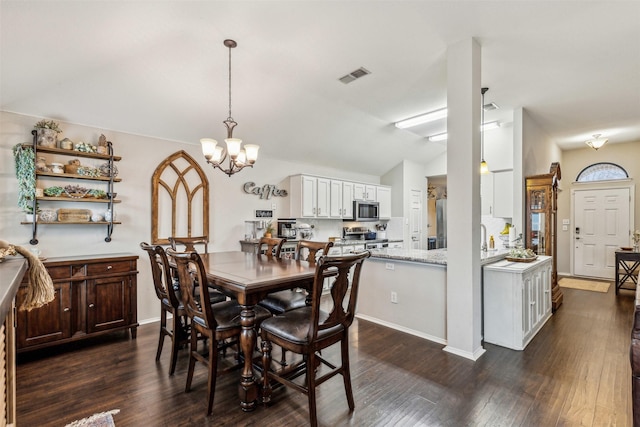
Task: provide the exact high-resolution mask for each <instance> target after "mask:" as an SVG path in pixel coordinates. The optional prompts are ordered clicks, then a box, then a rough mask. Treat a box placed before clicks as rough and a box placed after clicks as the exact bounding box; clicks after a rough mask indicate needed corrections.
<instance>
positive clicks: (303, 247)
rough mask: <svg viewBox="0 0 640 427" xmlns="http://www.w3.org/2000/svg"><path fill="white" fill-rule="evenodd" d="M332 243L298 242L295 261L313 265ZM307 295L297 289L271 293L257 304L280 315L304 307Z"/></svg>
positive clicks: (327, 250) (327, 251)
mask: <svg viewBox="0 0 640 427" xmlns="http://www.w3.org/2000/svg"><path fill="white" fill-rule="evenodd" d="M332 246H333V242H312V241H310V240H300V241H299V242H298V244H297V245H296V251H295V259H296V260H303V261H308V262H309V263H313V264H315V262H316V259H317V258H318V257H319V256H320V255H326V254H328V253H329V248H331V247H332ZM306 300H307V293H306V292H304V291H302V290H298V289H287V290H284V291H278V292H273V293H270V294H269V295H267V297H266V298H264V299H263V300H262V301H260V302H259V304H260V305H261V306H263V307H264V308H266V309H267V310H269V311H270V312H271V313H273V314H274V315H277V314H282V313H284V312H285V311H289V310H294V309H296V308H301V307H304V306H305V305H306Z"/></svg>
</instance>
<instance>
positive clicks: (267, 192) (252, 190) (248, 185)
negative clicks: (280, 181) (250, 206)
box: [242, 182, 289, 199]
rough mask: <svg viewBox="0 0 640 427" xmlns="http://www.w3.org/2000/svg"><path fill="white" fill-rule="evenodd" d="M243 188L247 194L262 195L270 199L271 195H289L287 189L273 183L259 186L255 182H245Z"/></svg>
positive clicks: (261, 196)
mask: <svg viewBox="0 0 640 427" xmlns="http://www.w3.org/2000/svg"><path fill="white" fill-rule="evenodd" d="M242 189H243V190H244V192H245V193H247V194H253V195H256V196H260V198H261V199H270V198H271V196H273V197H287V196H288V195H289V194H288V193H287V190H280V189H278V188H276V186H275V185H272V184H265V185H263V186H262V187H257V186H256V183H255V182H245V183H244V185H243V186H242Z"/></svg>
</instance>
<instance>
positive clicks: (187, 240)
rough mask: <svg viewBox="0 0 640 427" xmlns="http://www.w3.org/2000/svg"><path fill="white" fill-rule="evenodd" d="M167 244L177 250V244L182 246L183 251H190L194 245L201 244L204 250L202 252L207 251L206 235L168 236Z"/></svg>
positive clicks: (193, 249) (194, 248)
mask: <svg viewBox="0 0 640 427" xmlns="http://www.w3.org/2000/svg"><path fill="white" fill-rule="evenodd" d="M169 244H170V245H171V249H173V250H178V245H182V246H184V252H190V251H195V250H196V245H202V246H203V248H204V251H202V253H205V254H206V253H208V252H209V238H208V237H207V236H195V237H176V236H170V237H169Z"/></svg>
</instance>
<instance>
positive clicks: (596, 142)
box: [585, 133, 609, 151]
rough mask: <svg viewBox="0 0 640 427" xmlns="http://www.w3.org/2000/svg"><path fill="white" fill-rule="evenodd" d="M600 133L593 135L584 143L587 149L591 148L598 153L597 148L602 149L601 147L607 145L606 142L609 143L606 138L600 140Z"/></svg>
mask: <svg viewBox="0 0 640 427" xmlns="http://www.w3.org/2000/svg"><path fill="white" fill-rule="evenodd" d="M600 135H602V134H600V133H597V134H595V135H593V139H590V140H589V141H585V144H587V145H588V146H589V147H591V148H593V149H594V150H596V151H598V149H599V148H602V146H603V145H604V144H606V143H607V141H609V140H608V139H607V138H600Z"/></svg>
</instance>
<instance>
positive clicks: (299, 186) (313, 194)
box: [289, 175, 331, 218]
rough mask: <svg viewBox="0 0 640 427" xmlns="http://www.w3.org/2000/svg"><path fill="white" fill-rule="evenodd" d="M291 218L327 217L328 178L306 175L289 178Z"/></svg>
mask: <svg viewBox="0 0 640 427" xmlns="http://www.w3.org/2000/svg"><path fill="white" fill-rule="evenodd" d="M289 193H290V194H291V206H290V215H291V217H292V218H329V206H330V199H329V197H330V193H331V189H330V180H329V179H328V178H319V177H314V176H307V175H293V176H291V177H290V179H289Z"/></svg>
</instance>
